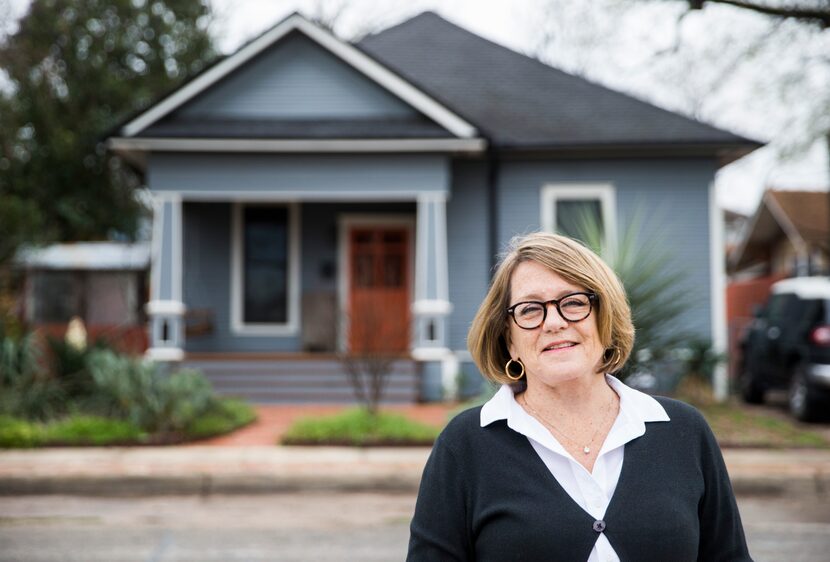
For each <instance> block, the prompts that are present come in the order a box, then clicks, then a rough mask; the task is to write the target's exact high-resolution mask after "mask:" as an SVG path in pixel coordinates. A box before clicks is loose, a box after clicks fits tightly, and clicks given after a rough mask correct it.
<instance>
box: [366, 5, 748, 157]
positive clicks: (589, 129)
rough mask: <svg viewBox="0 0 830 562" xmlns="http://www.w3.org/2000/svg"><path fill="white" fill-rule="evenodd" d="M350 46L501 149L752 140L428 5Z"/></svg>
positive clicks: (729, 144) (722, 144) (743, 144)
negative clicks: (500, 40)
mask: <svg viewBox="0 0 830 562" xmlns="http://www.w3.org/2000/svg"><path fill="white" fill-rule="evenodd" d="M357 46H358V47H359V48H360V49H362V50H363V51H364V52H365V53H367V54H369V55H370V56H372V57H373V58H374V59H375V60H377V61H379V62H381V63H382V64H384V65H386V66H387V67H388V68H389V69H391V70H393V71H394V72H396V73H398V74H399V75H400V76H401V77H402V78H405V79H406V80H408V81H410V82H411V83H412V84H413V85H415V86H416V87H418V88H421V89H422V90H423V91H424V92H426V93H427V94H429V95H431V96H433V97H434V98H435V99H436V100H438V101H439V102H441V103H444V104H445V105H447V106H448V107H449V108H450V109H452V110H453V111H455V112H456V113H458V114H459V115H460V116H462V117H463V118H465V119H467V120H469V121H470V122H471V123H473V124H474V125H476V126H477V127H478V128H479V129H480V130H481V131H482V132H483V133H484V134H485V136H487V137H488V138H489V139H490V141H491V142H492V143H493V144H494V145H496V146H499V147H502V148H524V149H528V148H538V149H557V148H579V147H593V148H597V147H602V146H608V147H620V146H632V145H633V146H641V147H650V146H653V147H662V148H663V149H665V148H668V147H667V145H677V146H684V147H698V148H707V147H708V148H710V149H711V148H715V147H717V148H727V147H734V148H739V147H742V148H745V149H754V148H757V147H758V146H760V144H759V143H756V142H755V141H751V140H748V139H745V138H743V137H740V136H737V135H734V134H732V133H729V132H726V131H722V130H719V129H716V128H714V127H711V126H709V125H705V124H703V123H700V122H698V121H694V120H692V119H689V118H686V117H683V116H681V115H678V114H676V113H672V112H670V111H666V110H663V109H660V108H658V107H655V106H653V105H651V104H648V103H646V102H643V101H640V100H638V99H635V98H633V97H631V96H628V95H625V94H622V93H619V92H616V91H613V90H610V89H608V88H605V87H603V86H599V85H597V84H594V83H591V82H589V81H587V80H585V79H583V78H579V77H577V76H573V75H571V74H567V73H565V72H562V71H560V70H557V69H556V68H553V67H551V66H548V65H546V64H543V63H541V62H540V61H538V60H536V59H533V58H530V57H527V56H524V55H521V54H519V53H516V52H514V51H511V50H510V49H507V48H505V47H502V46H500V45H497V44H495V43H492V42H490V41H488V40H486V39H484V38H482V37H479V36H478V35H475V34H473V33H471V32H469V31H467V30H465V29H462V28H460V27H458V26H456V25H454V24H452V23H450V22H448V21H446V20H444V19H442V18H441V17H439V16H438V15H436V14H434V13H432V12H425V13H423V14H420V15H418V16H416V17H414V18H412V19H410V20H408V21H406V22H404V23H402V24H400V25H398V26H396V27H393V28H390V29H387V30H385V31H382V32H380V33H378V34H376V35H372V36H369V37H367V38H365V39H364V40H362V41H361V42H360V43H359V44H358V45H357Z"/></svg>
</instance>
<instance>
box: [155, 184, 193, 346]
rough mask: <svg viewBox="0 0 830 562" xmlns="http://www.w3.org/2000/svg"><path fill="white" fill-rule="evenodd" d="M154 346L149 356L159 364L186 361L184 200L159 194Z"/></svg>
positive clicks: (156, 233) (156, 229)
mask: <svg viewBox="0 0 830 562" xmlns="http://www.w3.org/2000/svg"><path fill="white" fill-rule="evenodd" d="M151 267H152V269H151V278H150V302H148V303H147V308H146V310H147V315H148V316H149V323H150V328H149V329H150V347H149V349H148V350H147V353H146V356H147V357H148V358H150V359H153V360H155V361H181V360H182V359H183V358H184V311H185V306H184V303H183V302H182V201H181V198H180V197H178V196H171V195H157V196H155V197H154V200H153V242H152V266H151Z"/></svg>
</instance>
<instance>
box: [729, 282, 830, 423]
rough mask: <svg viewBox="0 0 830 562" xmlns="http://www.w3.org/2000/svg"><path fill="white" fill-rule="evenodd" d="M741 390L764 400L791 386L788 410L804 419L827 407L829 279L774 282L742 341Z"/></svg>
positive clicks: (829, 393) (749, 398) (825, 411)
mask: <svg viewBox="0 0 830 562" xmlns="http://www.w3.org/2000/svg"><path fill="white" fill-rule="evenodd" d="M741 348H742V351H743V361H742V368H741V373H740V386H741V395H742V396H743V398H744V400H745V401H747V402H750V403H753V404H758V403H761V402H763V400H764V393H765V392H766V391H767V390H770V389H787V390H789V408H790V412H791V413H792V414H793V416H795V417H796V418H798V419H800V420H803V421H810V420H817V419H819V418H824V417H826V416H827V414H828V412H830V279H828V278H827V277H797V278H794V279H785V280H784V281H779V282H778V283H775V284H773V285H772V290H771V295H770V298H769V302H767V305H766V307H765V308H764V309H763V310H762V311H761V312H760V313H759V314H757V315H756V318H755V320H754V321H753V322H752V324H751V325H750V326H749V327H748V329H747V331H746V332H745V334H744V338H743V340H742V342H741Z"/></svg>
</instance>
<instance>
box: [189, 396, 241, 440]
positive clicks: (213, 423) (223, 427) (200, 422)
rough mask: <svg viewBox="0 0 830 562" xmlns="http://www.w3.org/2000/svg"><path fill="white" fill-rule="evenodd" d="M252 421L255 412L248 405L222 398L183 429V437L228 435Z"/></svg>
mask: <svg viewBox="0 0 830 562" xmlns="http://www.w3.org/2000/svg"><path fill="white" fill-rule="evenodd" d="M254 420H256V411H255V410H254V408H253V407H251V405H250V404H248V403H246V402H243V401H241V400H234V399H230V398H224V399H221V400H216V402H215V403H214V405H213V406H212V407H211V408H210V409H209V410H207V411H206V412H204V413H203V414H202V415H200V416H199V417H197V418H195V419H194V420H193V421H191V422H190V423H189V424H188V425H187V427H186V428H185V435H186V436H187V437H188V438H190V439H204V438H206V437H213V436H214V435H222V434H224V433H230V432H231V431H233V430H235V429H239V428H240V427H244V426H246V425H248V424H249V423H251V422H253V421H254Z"/></svg>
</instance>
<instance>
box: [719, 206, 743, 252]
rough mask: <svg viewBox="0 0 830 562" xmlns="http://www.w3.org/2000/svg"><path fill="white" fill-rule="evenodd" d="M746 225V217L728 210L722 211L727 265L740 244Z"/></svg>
mask: <svg viewBox="0 0 830 562" xmlns="http://www.w3.org/2000/svg"><path fill="white" fill-rule="evenodd" d="M748 223H749V217H748V216H746V215H744V214H742V213H738V212H735V211H730V210H729V209H724V210H723V241H724V243H725V244H726V247H725V250H726V259H727V263H728V262H729V259H730V257H731V256H732V255H733V254H734V252H735V250H736V249H737V247H738V245H739V244H740V243H741V240H742V239H743V238H742V237H743V234H744V229H746V226H747V224H748Z"/></svg>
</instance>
